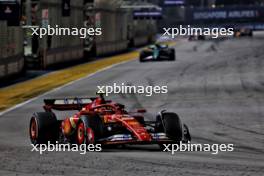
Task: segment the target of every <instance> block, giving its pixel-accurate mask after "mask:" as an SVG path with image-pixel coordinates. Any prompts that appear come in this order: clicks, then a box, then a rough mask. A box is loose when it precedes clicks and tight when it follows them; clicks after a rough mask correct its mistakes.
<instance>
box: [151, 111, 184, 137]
mask: <svg viewBox="0 0 264 176" xmlns="http://www.w3.org/2000/svg"><path fill="white" fill-rule="evenodd" d="M155 128H156V131H157V132H165V134H166V136H167V137H169V138H170V139H171V140H173V141H175V142H180V141H182V137H183V129H182V128H183V127H182V123H181V120H180V118H179V116H178V115H177V114H176V113H173V112H162V113H161V114H159V115H158V116H157V119H156V127H155Z"/></svg>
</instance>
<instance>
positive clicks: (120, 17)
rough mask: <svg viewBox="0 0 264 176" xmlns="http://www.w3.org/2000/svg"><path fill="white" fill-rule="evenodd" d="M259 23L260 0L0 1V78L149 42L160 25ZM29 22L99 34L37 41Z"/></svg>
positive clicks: (247, 26) (244, 30) (238, 27)
mask: <svg viewBox="0 0 264 176" xmlns="http://www.w3.org/2000/svg"><path fill="white" fill-rule="evenodd" d="M263 21H264V1H263V0H254V1H253V0H74V1H72V0H1V1H0V79H3V78H10V76H13V75H16V74H18V73H21V72H25V71H26V70H32V69H33V70H35V69H37V70H45V69H47V68H48V67H49V66H52V65H58V64H60V63H66V62H72V61H80V60H81V61H89V60H91V58H94V57H95V56H104V55H109V54H116V53H120V52H123V51H127V50H129V49H131V48H135V47H139V46H142V45H146V44H149V43H153V42H155V41H156V40H157V36H160V35H158V34H159V33H163V32H164V31H163V28H164V27H166V28H167V27H177V26H179V25H189V24H190V25H192V26H201V27H233V28H235V32H236V33H235V35H236V36H237V35H250V36H252V35H253V31H257V30H263V29H264V23H263ZM32 25H33V26H35V25H37V26H40V27H47V26H48V25H51V26H55V25H59V26H60V27H70V28H71V27H77V28H81V27H83V26H84V25H85V26H86V27H87V28H89V27H94V28H95V27H100V28H102V31H103V35H102V36H97V37H93V36H90V37H87V38H86V39H84V40H83V39H80V38H79V37H75V36H63V37H61V36H45V37H44V38H42V39H39V38H38V36H32V35H31V33H32V30H31V29H29V28H24V26H32Z"/></svg>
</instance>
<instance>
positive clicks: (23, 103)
mask: <svg viewBox="0 0 264 176" xmlns="http://www.w3.org/2000/svg"><path fill="white" fill-rule="evenodd" d="M133 60H134V59H132V60H128V61H123V62H120V63H117V64H114V65H110V66H108V67H105V68H102V69H101V70H98V71H96V72H94V73H91V74H89V75H88V76H85V77H82V78H79V79H77V80H74V81H71V82H69V83H67V84H64V85H62V86H60V87H57V88H54V89H51V90H50V91H48V92H45V93H43V94H40V95H38V96H36V97H34V98H31V99H29V100H27V101H25V102H22V103H19V104H17V105H15V106H13V107H11V108H9V109H6V110H4V111H2V112H0V117H1V116H3V115H4V114H6V113H8V112H11V111H13V110H15V109H17V108H19V107H22V106H24V105H26V104H28V103H30V102H32V101H34V100H36V99H38V98H40V97H41V96H44V95H47V94H49V93H52V92H55V91H58V90H60V89H62V88H64V87H67V86H69V85H72V84H74V83H76V82H78V81H81V80H83V79H87V78H90V77H92V76H94V75H96V74H98V73H100V72H103V71H105V70H108V69H110V68H113V67H116V66H118V65H122V64H125V63H127V62H131V61H133Z"/></svg>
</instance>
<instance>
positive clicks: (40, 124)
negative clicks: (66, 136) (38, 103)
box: [29, 112, 59, 144]
mask: <svg viewBox="0 0 264 176" xmlns="http://www.w3.org/2000/svg"><path fill="white" fill-rule="evenodd" d="M29 136H30V140H31V143H32V144H46V143H48V141H50V142H51V143H55V141H56V140H57V139H58V136H59V128H58V122H57V118H56V116H55V115H54V114H53V113H51V112H37V113H34V114H33V116H32V117H31V120H30V124H29Z"/></svg>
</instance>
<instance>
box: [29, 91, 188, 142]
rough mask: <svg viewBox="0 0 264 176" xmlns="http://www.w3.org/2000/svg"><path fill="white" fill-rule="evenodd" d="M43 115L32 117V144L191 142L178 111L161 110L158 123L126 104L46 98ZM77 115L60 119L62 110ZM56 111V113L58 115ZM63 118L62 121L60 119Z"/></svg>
mask: <svg viewBox="0 0 264 176" xmlns="http://www.w3.org/2000/svg"><path fill="white" fill-rule="evenodd" d="M43 108H44V110H45V111H43V112H36V113H34V114H33V115H32V117H31V119H30V125H29V136H30V140H31V142H32V144H43V143H48V142H54V143H55V142H59V143H70V144H78V145H83V144H87V145H89V144H101V145H103V146H104V145H113V144H114V145H124V144H159V145H160V147H162V146H163V144H168V143H179V142H188V141H190V140H191V136H190V132H189V129H188V127H187V125H185V124H183V123H182V122H181V119H180V118H179V116H178V115H177V114H176V113H174V112H167V111H165V110H163V111H160V112H159V113H158V114H157V116H156V119H155V118H154V119H155V120H154V121H148V120H146V119H145V118H144V113H145V112H146V110H145V109H138V110H136V111H135V112H127V110H126V108H125V106H124V105H122V104H119V103H116V102H113V101H111V100H105V98H104V96H103V95H100V96H98V97H95V98H65V99H45V100H44V106H43ZM73 110H75V111H76V113H75V114H74V113H73V115H70V113H69V115H68V116H65V117H59V116H57V115H56V112H58V111H68V112H72V111H73ZM55 111H56V112H55ZM58 119H62V120H58Z"/></svg>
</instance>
